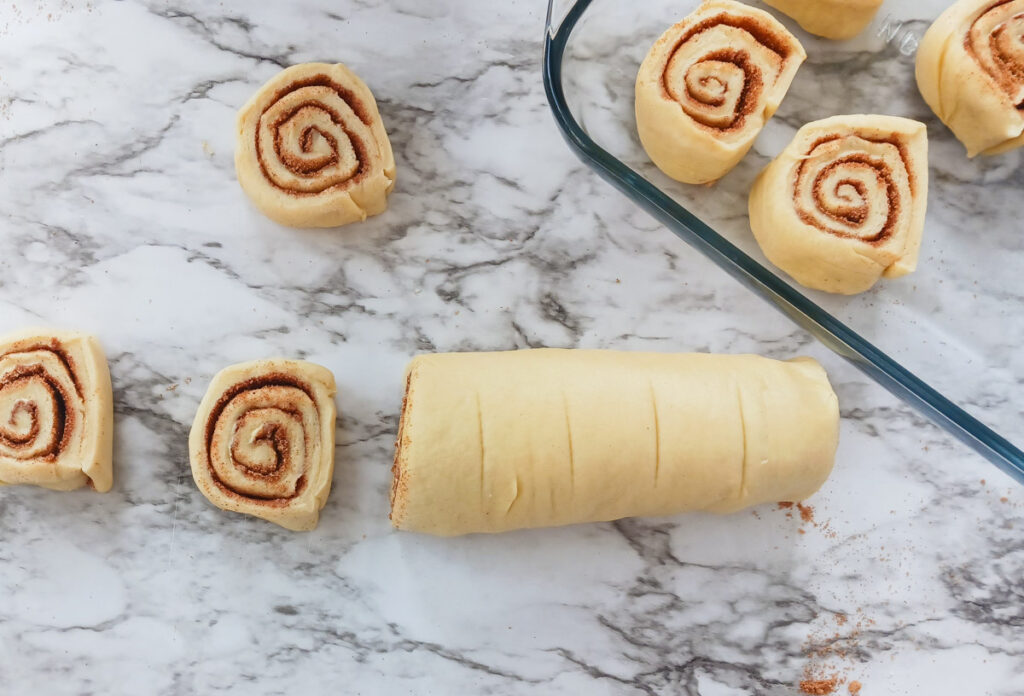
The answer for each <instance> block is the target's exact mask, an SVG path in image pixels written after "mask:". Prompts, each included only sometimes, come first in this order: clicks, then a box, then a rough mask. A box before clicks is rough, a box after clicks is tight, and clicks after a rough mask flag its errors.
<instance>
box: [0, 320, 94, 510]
mask: <svg viewBox="0 0 1024 696" xmlns="http://www.w3.org/2000/svg"><path fill="white" fill-rule="evenodd" d="M113 402H114V400H113V396H112V393H111V388H110V372H109V370H108V369H107V359H106V358H105V357H104V355H103V349H102V348H100V344H99V342H98V341H97V340H96V339H95V338H93V337H92V336H87V335H85V334H81V333H77V332H74V331H53V330H50V329H25V330H23V331H17V332H15V333H11V334H8V335H6V336H3V337H0V484H17V483H27V484H34V485H36V486H42V487H43V488H52V489H54V490H58V491H69V490H73V489H75V488H80V487H82V486H85V485H89V486H91V487H93V488H94V489H96V490H97V491H100V492H101V493H105V492H106V491H109V490H110V487H111V486H112V485H113V482H114V477H113V467H112V465H111V449H112V444H113V432H114V406H113Z"/></svg>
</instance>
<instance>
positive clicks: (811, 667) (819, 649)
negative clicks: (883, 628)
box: [800, 609, 875, 696]
mask: <svg viewBox="0 0 1024 696" xmlns="http://www.w3.org/2000/svg"><path fill="white" fill-rule="evenodd" d="M832 620H833V621H834V622H835V623H834V625H832V626H829V625H825V626H820V627H819V628H817V629H815V630H813V631H812V633H811V634H810V635H809V636H808V637H807V642H806V643H804V646H803V653H804V657H805V658H806V660H807V662H806V664H805V665H804V672H803V678H802V680H801V681H800V691H801V693H804V694H831V693H833V692H834V691H835V690H836V689H837V688H839V687H840V686H842V685H844V684H847V689H848V690H849V692H850V694H852V695H853V696H857V695H858V694H859V693H860V690H861V688H862V687H863V685H862V684H861V683H860V682H859V681H853V680H850V676H851V675H850V671H851V670H852V669H854V665H855V663H856V661H857V653H858V650H859V647H860V637H861V633H862V631H865V630H868V629H869V628H870V627H871V626H874V625H875V621H874V619H870V618H868V617H867V616H865V615H864V612H863V611H862V610H860V609H857V610H856V612H855V615H854V616H849V615H847V614H845V613H835V614H833V615H832ZM808 689H812V690H808ZM813 689H819V690H818V691H814V690H813ZM826 689H827V690H826Z"/></svg>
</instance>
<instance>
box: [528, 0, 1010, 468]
mask: <svg viewBox="0 0 1024 696" xmlns="http://www.w3.org/2000/svg"><path fill="white" fill-rule="evenodd" d="M556 2H558V0H548V8H547V15H546V19H545V31H544V54H543V61H542V68H543V77H544V93H545V96H546V97H547V101H548V106H549V107H550V108H551V112H552V115H553V116H554V118H555V123H556V124H557V125H558V128H559V130H560V131H561V133H562V136H563V138H564V139H565V140H566V142H567V143H568V145H569V148H570V150H572V151H573V152H574V153H575V154H576V156H577V157H579V158H580V159H581V160H582V161H583V163H584V164H586V165H587V166H588V167H589V168H590V169H592V170H593V171H595V172H596V173H597V174H598V175H599V176H600V177H601V178H602V179H604V180H605V181H606V182H608V183H609V184H611V185H612V186H613V187H614V188H616V189H618V190H619V192H620V193H622V194H623V195H625V196H626V197H627V198H629V199H630V200H631V201H633V203H635V204H636V205H638V206H639V207H640V208H641V209H643V210H644V211H645V212H647V213H648V214H650V215H651V216H652V217H654V218H655V219H656V220H658V221H659V222H660V223H662V224H663V225H665V226H666V227H667V228H668V229H669V230H670V231H671V232H673V233H674V234H675V235H676V236H677V237H679V238H680V239H681V240H683V241H684V242H686V243H687V244H689V245H690V246H691V247H693V248H695V249H696V250H697V251H699V252H700V253H701V254H702V255H703V256H705V257H706V258H707V259H708V260H710V261H711V262H712V263H714V264H715V265H716V266H718V267H719V268H721V269H722V270H724V271H725V272H726V273H728V274H729V275H730V276H732V277H733V278H734V279H735V280H737V281H739V282H740V283H741V284H742V285H744V286H745V287H746V288H747V289H748V290H751V291H752V292H753V293H754V294H756V295H758V296H759V297H761V298H762V299H763V300H765V301H766V302H768V303H770V304H771V305H773V306H774V307H775V308H776V309H778V310H779V311H781V312H782V313H783V314H785V315H786V316H787V317H789V318H790V320H792V321H793V322H794V323H795V324H797V325H798V326H799V327H801V328H802V329H804V330H806V331H807V332H808V333H810V334H811V335H812V336H814V337H815V338H816V339H818V340H819V341H820V342H821V343H823V344H824V345H825V346H826V347H828V348H829V349H830V350H832V351H833V352H834V353H836V354H837V355H839V356H840V357H842V358H844V359H845V360H847V361H848V362H850V363H852V364H853V365H854V366H855V367H857V368H858V369H859V370H860V371H861V372H863V373H865V374H866V375H868V376H869V377H870V378H871V379H873V380H874V381H875V382H877V383H878V384H879V385H881V386H882V387H884V388H885V389H886V390H888V391H889V392H890V393H892V394H894V395H895V396H897V397H898V398H900V399H901V400H902V401H904V402H905V403H907V404H908V405H910V406H911V407H913V408H914V409H916V410H917V411H919V412H920V413H922V414H923V415H925V416H926V417H928V418H929V419H930V420H932V421H933V422H934V423H936V424H937V425H938V426H939V427H941V428H942V429H943V430H945V431H947V432H948V433H950V434H951V435H952V436H953V437H955V438H956V439H957V440H959V441H960V442H963V443H964V444H966V445H967V446H968V447H970V448H971V449H973V450H974V451H975V452H977V453H978V454H980V455H981V456H982V457H984V458H985V459H987V460H988V461H989V462H991V463H992V464H994V465H996V467H998V468H999V469H1000V470H1002V471H1003V472H1004V473H1006V474H1007V475H1008V476H1010V477H1011V478H1013V479H1014V480H1016V481H1017V482H1018V483H1021V484H1024V452H1022V451H1021V450H1020V449H1018V448H1017V447H1016V446H1014V445H1013V444H1012V443H1011V442H1010V441H1009V440H1007V439H1006V438H1004V437H1003V436H1002V435H1000V434H999V433H997V432H996V431H994V430H993V429H991V428H989V427H988V426H987V425H985V424H984V423H982V422H981V421H979V420H978V419H977V418H975V417H974V416H972V415H971V414H969V413H968V412H967V411H965V410H964V409H962V408H961V407H960V406H958V405H956V404H955V403H954V402H952V401H951V400H949V399H948V398H946V397H945V396H943V395H942V394H941V393H939V392H938V391H937V390H936V389H934V388H933V387H931V386H930V385H929V384H927V383H926V382H924V381H923V380H922V379H920V378H919V377H917V376H916V375H914V374H913V373H912V372H910V371H909V370H908V369H906V368H905V367H903V366H902V365H901V364H900V363H898V362H896V361H895V360H893V359H892V358H891V357H889V356H888V355H887V354H886V353H885V352H883V351H882V350H880V349H879V348H877V347H876V346H874V345H873V344H872V343H870V342H869V341H867V340H866V339H865V338H863V337H862V336H861V335H860V334H858V333H857V332H856V331H854V330H853V329H851V328H850V327H848V326H847V325H846V324H844V323H843V322H841V321H839V320H838V319H837V318H835V317H834V316H832V314H830V313H829V312H827V311H826V310H825V309H823V308H822V307H820V306H819V305H818V304H817V303H815V302H814V301H813V300H811V299H810V298H808V297H806V296H805V295H803V294H802V293H800V292H799V291H798V290H796V289H795V288H793V287H792V286H790V285H789V283H787V282H786V281H784V280H783V279H782V278H780V277H779V276H778V275H776V274H775V273H774V272H772V271H770V270H769V269H768V268H766V267H765V266H763V265H762V264H760V263H759V262H758V261H756V260H755V259H753V258H752V257H750V256H749V255H747V254H746V253H744V252H743V251H742V250H741V249H739V248H738V247H737V246H735V245H734V244H733V243H732V242H730V241H729V240H727V239H726V238H725V237H723V236H722V235H720V234H718V233H717V232H716V231H715V230H714V229H712V228H711V227H710V226H709V225H707V224H706V223H704V222H702V221H701V220H700V219H699V218H698V217H697V216H696V215H694V214H693V213H691V212H690V211H689V210H688V209H686V208H685V207H683V206H682V205H680V204H679V203H678V202H677V201H675V200H674V199H673V198H671V197H670V196H668V195H667V194H666V193H665V192H663V191H662V190H661V189H659V188H658V187H657V186H655V185H654V184H653V183H651V182H650V181H648V180H647V179H646V178H644V177H643V176H642V175H640V174H639V173H637V172H636V171H635V170H633V169H632V168H631V167H629V166H628V165H626V164H625V163H624V162H622V161H621V160H619V159H618V158H617V157H615V156H613V155H612V154H611V153H609V152H608V151H607V150H605V149H604V148H602V147H601V146H600V145H598V144H597V143H596V142H595V141H594V140H593V139H592V138H591V137H590V136H589V135H588V134H587V132H586V131H585V130H584V129H583V127H582V126H581V125H580V123H579V122H578V121H577V120H576V118H575V117H574V116H573V113H572V110H571V108H570V107H569V104H568V102H567V100H566V97H565V90H564V85H563V83H562V62H563V59H564V57H565V49H566V47H567V46H568V44H569V38H570V37H571V35H572V32H573V30H574V29H575V28H576V26H577V24H578V23H579V20H580V19H581V18H582V17H583V15H584V13H585V12H586V11H587V8H588V7H590V5H591V4H592V2H593V0H572V2H571V5H570V6H569V9H568V10H567V11H566V13H565V15H564V16H563V17H562V19H561V21H559V22H558V23H557V24H555V20H554V8H555V4H556Z"/></svg>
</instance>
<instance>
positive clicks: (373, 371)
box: [0, 0, 1024, 696]
mask: <svg viewBox="0 0 1024 696" xmlns="http://www.w3.org/2000/svg"><path fill="white" fill-rule="evenodd" d="M890 4H893V3H890ZM924 4H925V5H929V6H931V5H935V4H936V3H935V2H929V3H924ZM939 4H941V3H939ZM543 9H544V8H543V7H542V6H541V5H540V3H539V2H535V1H531V2H525V1H522V0H521V1H520V2H507V3H477V2H469V1H468V0H467V1H465V2H447V3H444V2H429V3H426V2H415V1H413V0H401V1H400V2H391V3H380V5H379V6H378V5H377V3H372V2H366V1H359V0H330V1H328V0H301V1H300V0H294V1H290V2H275V3H243V2H240V1H232V2H228V1H225V2H219V3H206V2H200V1H199V0H178V1H177V2H174V3H165V2H157V1H155V0H151V1H149V2H146V1H144V0H131V1H128V2H113V1H110V0H93V1H91V2H82V1H81V0H63V1H60V2H58V1H56V0H32V1H27V2H20V1H19V2H17V3H14V4H13V5H12V4H11V3H7V4H4V5H3V6H2V7H0V65H3V68H2V69H0V193H2V195H0V330H7V329H10V328H14V327H17V326H20V325H24V324H39V323H47V324H53V325H59V326H68V327H78V328H81V329H84V330H88V331H91V332H94V333H96V334H97V335H99V336H100V337H101V339H102V341H103V343H104V345H105V348H106V350H107V352H108V356H109V358H110V362H111V370H112V375H113V379H114V386H115V398H116V407H115V408H116V420H117V422H116V427H117V430H116V436H115V439H116V442H115V456H116V464H115V485H114V490H113V491H112V492H110V493H108V494H106V495H100V494H96V493H93V492H89V491H79V492H73V493H54V492H49V491H45V490H40V489H33V488H27V487H21V488H7V489H4V490H2V491H0V534H2V537H0V539H2V541H0V641H2V643H0V644H2V646H3V653H4V657H3V659H2V660H0V684H2V685H3V687H2V691H3V693H10V694H28V693H46V694H53V695H61V694H89V693H97V694H100V693H102V694H159V695H161V696H163V695H172V694H173V695H178V694H183V695H184V694H195V693H214V692H217V693H227V694H246V695H262V694H280V693H302V692H305V693H321V692H326V691H330V692H332V693H333V692H344V693H353V694H359V693H362V694H399V693H401V694H405V693H410V694H485V693H486V694H531V695H534V694H575V693H587V694H702V695H706V696H724V695H735V694H771V695H773V696H782V695H784V694H795V693H797V687H796V684H797V682H798V681H799V680H800V679H801V678H802V675H803V674H804V671H805V670H810V671H811V672H815V673H829V672H831V671H837V672H839V673H840V674H841V675H842V676H844V677H846V678H847V679H857V680H859V681H861V682H862V683H863V685H864V687H863V690H862V692H861V693H862V694H867V695H872V694H924V693H928V694H972V695H973V694H979V695H981V694H992V695H999V696H1011V695H1016V694H1021V693H1022V692H1024V594H1022V578H1024V536H1022V534H1024V532H1022V528H1024V491H1022V490H1021V489H1020V487H1018V486H1015V485H1014V484H1013V483H1012V482H1011V481H1010V479H1008V478H1007V477H1005V476H1003V475H1001V474H999V473H998V472H997V471H996V470H995V469H993V468H992V467H991V466H990V465H988V464H987V463H985V462H984V461H982V460H981V459H980V458H979V457H977V456H975V455H974V454H972V453H970V452H968V451H967V450H965V449H964V448H963V447H961V446H959V445H958V444H956V443H954V442H953V441H952V440H951V439H950V438H949V437H948V436H946V435H945V434H943V433H942V432H940V431H939V430H938V429H937V428H935V427H934V426H932V425H930V424H929V423H927V422H926V421H924V420H923V419H922V418H920V417H919V416H917V415H916V414H914V413H912V412H910V411H909V410H908V409H907V408H905V407H903V406H902V405H901V404H900V403H898V402H897V401H896V400H895V399H894V398H892V397H891V396H889V395H888V394H887V393H886V392H884V391H882V390H881V389H880V388H878V387H876V386H874V385H873V384H871V383H870V382H868V381H866V379H865V378H864V377H862V376H861V375H860V374H859V373H857V372H855V371H854V370H852V368H850V367H848V366H846V365H845V364H844V363H842V362H841V361H840V360H838V359H836V358H834V357H832V356H831V355H830V354H828V353H827V352H826V351H824V350H823V349H822V348H821V347H819V346H817V345H816V344H815V343H814V342H813V340H812V339H811V338H810V337H809V336H807V335H806V334H804V333H803V332H801V331H799V330H796V329H795V328H794V327H793V326H792V325H791V324H790V323H789V322H788V320H786V319H785V318H784V317H782V316H781V315H779V314H777V313H776V312H774V311H771V310H769V309H768V308H767V306H766V305H764V304H763V303H762V302H761V301H760V300H758V299H757V298H755V297H753V296H752V295H750V294H749V293H748V292H746V291H745V290H743V289H742V288H740V287H739V286H738V285H736V284H735V283H734V282H733V281H731V280H730V279H729V278H727V277H726V276H725V275H724V274H723V273H721V272H719V271H717V270H715V269H714V268H713V267H712V266H711V265H710V264H709V263H708V262H707V261H705V260H704V259H703V258H701V257H699V256H698V255H697V254H696V253H695V252H693V251H691V250H690V249H688V248H687V247H685V246H684V245H682V244H681V243H680V242H678V241H677V240H675V238H673V237H672V236H671V235H669V234H668V233H667V232H665V231H663V230H661V229H660V228H659V227H658V226H657V225H656V224H654V223H653V222H652V221H651V220H650V219H648V218H647V217H645V216H644V215H643V214H641V213H639V212H637V211H636V210H635V209H634V208H633V207H632V206H631V205H630V204H629V203H628V202H627V201H625V200H624V199H622V198H621V197H620V196H618V195H617V194H615V193H614V192H613V191H612V190H611V189H610V188H609V187H608V186H606V185H605V184H604V183H603V182H601V181H600V180H598V179H597V178H596V177H595V176H594V175H592V174H591V173H590V172H589V171H588V170H587V169H586V168H585V167H584V166H583V165H582V164H580V163H579V162H578V161H576V160H575V159H574V157H573V156H572V155H571V154H570V153H569V151H568V150H567V148H566V147H565V146H564V144H563V143H562V142H561V140H560V137H559V135H558V133H557V131H556V129H555V127H554V125H553V123H552V120H551V118H550V116H549V114H548V111H547V107H546V104H545V102H544V96H543V91H542V88H541V83H540V74H539V59H540V37H541V25H542V20H543ZM922 12H924V10H922ZM933 14H934V13H933ZM915 27H916V30H917V31H920V30H922V29H923V25H920V24H918V25H915ZM831 50H832V51H834V52H836V53H833V54H829V55H830V56H832V58H835V55H837V54H841V53H842V50H843V49H841V48H833V49H831ZM858 50H862V49H858ZM857 55H859V54H858V53H856V52H855V53H854V54H853V58H856V56H857ZM847 57H849V56H847ZM830 59H831V58H830ZM308 60H332V61H333V60H339V61H343V62H346V63H348V64H349V65H350V66H351V67H353V68H354V69H355V70H356V71H357V72H358V73H359V74H360V75H362V76H363V77H364V78H365V79H366V81H367V82H368V83H369V84H370V85H371V86H372V88H373V89H374V92H375V93H376V95H377V97H378V99H379V102H380V106H381V112H382V114H383V117H384V120H385V123H386V124H387V127H388V130H389V132H390V133H391V137H392V142H393V144H394V146H395V155H396V159H397V161H398V167H399V170H398V171H399V180H398V186H397V189H396V191H395V192H394V194H393V195H392V197H391V208H390V209H389V211H388V212H387V213H386V214H384V215H382V216H380V217H378V218H375V219H373V220H371V221H369V222H367V223H365V224H362V225H359V226H353V227H349V228H346V229H343V230H335V231H331V230H328V231H318V232H303V231H295V230H288V229H283V228H280V227H277V226H276V225H274V224H272V223H270V222H269V221H267V220H265V219H263V218H262V217H261V216H260V215H259V214H258V213H257V212H255V210H254V209H253V208H252V207H251V206H250V205H249V204H248V202H247V200H246V199H245V197H244V195H243V194H242V192H241V190H240V189H239V187H238V186H237V183H236V182H235V179H234V173H233V165H232V148H233V119H234V113H235V111H236V109H237V108H238V106H239V105H241V104H242V102H243V101H244V100H245V99H246V98H247V97H248V95H249V94H250V93H251V92H252V91H253V90H254V89H255V88H256V87H258V86H259V85H260V84H261V83H262V82H263V81H264V80H266V79H267V78H268V77H269V76H271V75H273V74H274V73H275V72H276V71H277V70H279V69H280V68H281V67H282V66H285V65H288V64H291V63H295V62H302V61H308ZM882 77H884V76H882ZM879 79H882V78H879ZM830 98H832V99H834V98H835V95H834V94H831V95H830ZM915 108H917V107H915ZM780 116H782V117H784V116H785V114H781V113H780ZM789 118H793V119H794V120H795V116H793V114H790V116H789ZM781 122H782V123H787V121H786V120H785V118H783V120H782V121H781ZM929 125H930V127H931V126H934V124H933V123H929ZM945 146H946V145H945V144H944V145H943V147H945ZM761 154H763V153H758V154H756V155H755V156H757V157H760V156H761ZM760 161H762V162H763V161H764V160H763V159H761V160H760ZM1017 161H1018V160H1017V159H1009V160H1004V162H1003V164H1002V165H1001V166H1002V167H1003V168H1004V169H1007V168H1008V172H1009V173H1008V174H1006V176H1007V177H1011V176H1016V177H1017V178H1016V179H1015V180H1016V181H1017V182H1019V181H1020V178H1019V175H1018V174H1014V172H1015V171H1016V169H1017V167H1016V163H1017ZM987 166H994V165H987ZM1004 178H1005V177H1004ZM1011 180H1012V179H1011ZM1011 199H1012V196H1011ZM1018 203H1019V200H1018ZM1018 216H1019V214H1018ZM1017 306H1018V307H1019V305H1017ZM538 345H551V346H579V347H609V348H623V349H640V348H644V349H652V350H712V351H728V352H758V353H763V354H766V355H770V356H775V357H788V356H791V355H794V354H796V353H810V354H812V355H814V356H816V357H818V358H819V359H821V360H822V361H823V363H824V364H825V365H826V367H827V368H828V369H829V372H830V375H831V377H832V379H833V382H834V384H835V387H836V390H837V392H838V393H839V396H840V401H841V404H842V410H843V415H844V420H843V424H842V441H841V444H840V451H839V456H838V462H837V466H836V470H835V473H834V475H833V476H832V478H831V479H830V480H829V481H828V483H827V484H826V485H825V487H824V488H823V489H822V491H821V492H820V493H819V494H818V495H817V496H815V497H814V498H813V499H812V500H811V501H810V502H811V504H812V505H813V506H814V514H815V524H811V523H801V521H800V519H799V515H795V516H787V514H786V511H784V510H779V509H775V508H774V506H766V507H763V508H760V509H757V510H754V511H748V512H744V513H740V514H737V515H733V516H729V517H715V516H709V515H690V516H683V517H677V518H671V519H661V520H632V521H623V522H619V523H614V524H597V525H585V526H578V527H572V528H563V529H555V530H537V531H529V532H522V533H511V534H506V535H501V536H496V537H470V538H460V539H451V540H442V539H433V538H425V537H421V536H417V535H412V534H399V533H396V532H394V531H392V530H391V528H390V526H389V523H388V520H387V486H388V483H389V476H390V474H389V466H390V460H391V454H392V441H393V438H394V434H395V428H396V425H397V410H398V406H399V401H400V397H401V385H400V377H401V370H402V368H403V366H404V363H405V362H406V360H407V359H408V358H409V357H410V356H411V355H412V354H414V353H416V352H418V351H425V350H472V349H498V348H515V347H526V346H538ZM275 354H283V355H289V356H296V357H303V358H307V359H311V360H314V361H317V362H320V363H322V364H324V365H326V366H328V367H329V368H331V369H332V370H333V371H334V373H335V375H336V376H337V380H338V383H339V387H340V396H339V404H340V409H341V412H342V414H343V417H342V418H341V419H340V421H339V433H338V443H339V444H338V448H337V471H336V475H335V481H334V490H333V493H332V495H331V498H330V500H329V501H328V504H327V507H326V508H325V510H324V514H323V516H322V518H321V524H320V527H319V528H318V529H317V530H316V531H315V532H312V533H308V534H295V533H289V532H286V531H284V530H282V529H278V528H276V527H274V526H272V525H270V524H268V523H265V522H262V521H260V520H256V519H249V518H243V517H241V516H237V515H230V514H228V513H224V512H221V511H219V510H217V509H215V508H213V507H212V506H211V505H210V504H209V503H207V501H206V500H205V499H204V498H203V497H202V496H201V495H200V494H199V492H198V491H197V490H196V488H195V487H194V485H193V483H192V480H191V476H190V474H189V470H188V462H187V453H186V437H187V430H188V427H189V425H190V422H191V418H192V415H193V412H194V409H195V407H196V405H197V403H198V400H199V398H200V396H201V395H202V392H203V390H204V389H205V386H206V382H207V381H208V380H209V378H210V376H211V375H212V374H213V373H214V372H215V371H216V370H217V369H219V368H220V367H222V366H223V365H225V364H228V363H231V362H236V361H241V360H247V359H252V358H256V357H263V356H268V355H275ZM1015 359H1016V358H1014V360H1015ZM1011 364H1017V363H1011ZM1016 374H1017V375H1020V373H1019V372H1017V373H1016ZM1018 393H1019V392H1018ZM996 396H997V397H998V396H999V394H996ZM1007 398H1008V397H1007V395H1006V394H1002V401H1003V402H1005V401H1006V399H1007ZM1004 405H1005V403H1002V402H1000V401H999V399H994V400H991V401H989V402H985V401H981V402H979V403H978V404H976V405H975V408H976V409H977V411H980V412H981V413H982V414H986V413H989V412H991V413H990V415H992V417H993V418H996V415H995V413H996V411H1000V410H1001V407H1002V406H1004ZM1013 422H1016V423H1017V424H1018V425H1019V423H1020V420H1019V419H1016V420H1015V421H1013ZM983 479H984V482H983V481H982V480H983ZM826 523H827V524H826ZM801 529H802V530H803V532H804V533H801V532H800V530H801ZM839 615H845V616H846V617H848V618H847V620H846V622H845V623H841V619H839V618H838V617H839ZM817 649H824V651H825V652H826V653H830V654H826V655H824V656H821V655H815V654H812V653H814V651H815V650H817ZM843 688H844V689H845V687H843Z"/></svg>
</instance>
